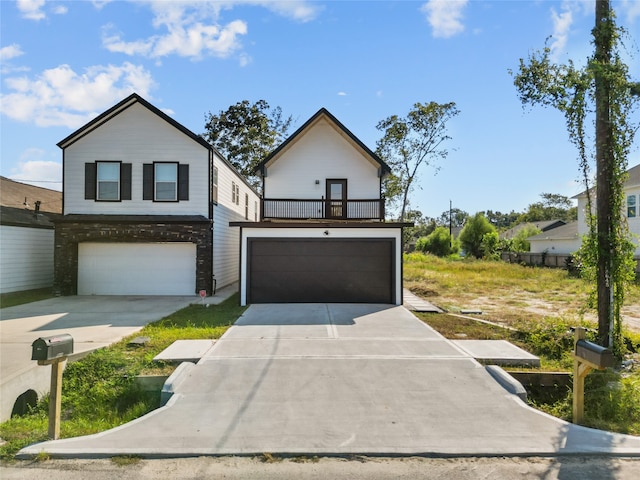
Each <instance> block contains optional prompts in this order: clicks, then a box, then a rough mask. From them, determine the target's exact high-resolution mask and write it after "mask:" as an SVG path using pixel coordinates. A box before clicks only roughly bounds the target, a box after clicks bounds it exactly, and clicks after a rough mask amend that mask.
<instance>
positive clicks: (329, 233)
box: [240, 228, 402, 305]
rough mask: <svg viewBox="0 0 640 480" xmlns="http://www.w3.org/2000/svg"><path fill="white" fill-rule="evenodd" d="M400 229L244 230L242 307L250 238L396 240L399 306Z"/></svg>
mask: <svg viewBox="0 0 640 480" xmlns="http://www.w3.org/2000/svg"><path fill="white" fill-rule="evenodd" d="M400 232H401V229H400V228H243V229H242V252H241V255H240V258H241V259H242V260H241V262H242V264H241V269H242V272H243V275H242V278H241V280H240V305H246V304H247V243H248V242H247V240H248V239H249V238H393V239H395V241H396V242H395V245H396V247H395V248H396V251H395V258H394V264H395V269H396V271H395V281H396V284H395V291H394V295H395V298H396V302H397V304H398V305H399V304H400V302H401V298H402V241H401V238H400V237H401V234H400Z"/></svg>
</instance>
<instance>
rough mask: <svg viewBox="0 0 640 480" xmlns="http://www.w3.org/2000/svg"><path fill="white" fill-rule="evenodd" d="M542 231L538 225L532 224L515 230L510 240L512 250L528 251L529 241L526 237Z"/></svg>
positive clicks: (529, 247)
mask: <svg viewBox="0 0 640 480" xmlns="http://www.w3.org/2000/svg"><path fill="white" fill-rule="evenodd" d="M539 233H542V230H540V229H539V228H538V227H536V226H535V225H532V224H528V225H525V226H524V227H522V228H521V229H520V230H518V231H517V232H516V234H515V235H514V237H513V239H512V240H511V245H510V246H511V249H512V251H513V252H528V251H529V250H531V243H529V240H527V238H529V237H533V236H534V235H538V234H539Z"/></svg>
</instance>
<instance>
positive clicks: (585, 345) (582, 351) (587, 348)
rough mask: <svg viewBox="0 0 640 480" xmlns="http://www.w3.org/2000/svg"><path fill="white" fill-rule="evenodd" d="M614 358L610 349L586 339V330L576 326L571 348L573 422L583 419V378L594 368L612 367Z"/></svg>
mask: <svg viewBox="0 0 640 480" xmlns="http://www.w3.org/2000/svg"><path fill="white" fill-rule="evenodd" d="M614 364H615V359H614V357H613V353H612V352H611V350H609V349H607V348H604V347H601V346H600V345H597V344H595V343H592V342H588V341H587V340H586V330H585V329H584V328H582V327H576V329H575V337H574V349H573V423H576V424H580V423H582V420H583V419H584V379H585V377H586V376H587V375H588V374H589V372H590V371H591V370H593V369H594V368H595V369H596V370H605V369H606V368H607V367H612V366H613V365H614Z"/></svg>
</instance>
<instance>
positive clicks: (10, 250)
mask: <svg viewBox="0 0 640 480" xmlns="http://www.w3.org/2000/svg"><path fill="white" fill-rule="evenodd" d="M53 238H54V232H53V230H50V229H42V228H27V227H14V226H8V225H0V293H7V292H18V291H21V290H31V289H35V288H46V287H51V286H52V285H53V245H54V239H53Z"/></svg>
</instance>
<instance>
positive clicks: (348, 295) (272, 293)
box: [247, 238, 396, 303]
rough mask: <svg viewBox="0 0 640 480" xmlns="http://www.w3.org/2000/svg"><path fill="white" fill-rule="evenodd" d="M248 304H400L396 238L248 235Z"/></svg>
mask: <svg viewBox="0 0 640 480" xmlns="http://www.w3.org/2000/svg"><path fill="white" fill-rule="evenodd" d="M247 247H248V251H247V257H248V262H247V263H248V265H247V267H248V269H247V272H248V275H247V277H248V278H247V294H248V295H247V297H248V302H249V303H301V302H302V303H327V302H328V303H395V301H396V299H395V296H394V285H395V271H396V266H395V264H394V261H393V259H394V249H395V241H394V239H392V238H382V239H381V238H339V239H326V238H322V239H317V238H248V244H247Z"/></svg>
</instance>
